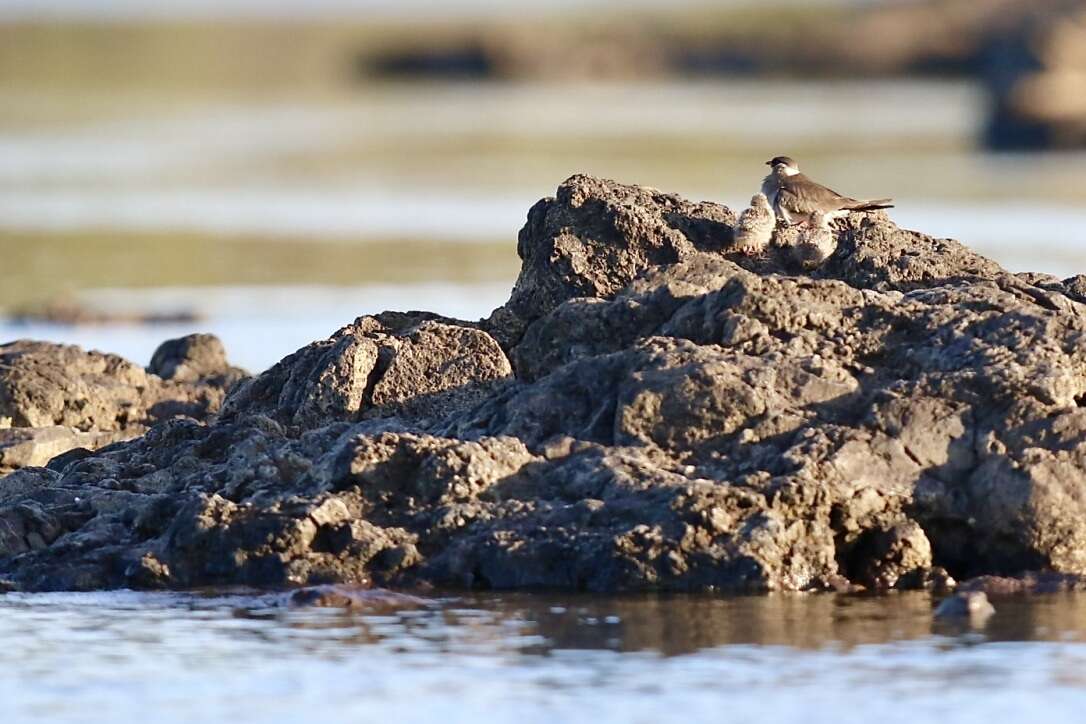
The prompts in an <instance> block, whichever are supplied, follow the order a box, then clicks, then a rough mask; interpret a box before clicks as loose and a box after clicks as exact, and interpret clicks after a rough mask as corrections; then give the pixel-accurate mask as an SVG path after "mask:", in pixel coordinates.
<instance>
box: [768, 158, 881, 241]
mask: <svg viewBox="0 0 1086 724" xmlns="http://www.w3.org/2000/svg"><path fill="white" fill-rule="evenodd" d="M766 165H767V166H769V167H770V169H771V170H770V172H769V175H768V176H766V177H765V179H764V180H763V181H762V193H763V194H765V195H766V198H768V199H769V203H770V204H772V206H773V211H774V212H775V213H776V214H777V218H778V219H780V220H782V221H783V222H784V223H785V224H788V225H790V226H791V225H794V224H804V223H805V224H811V223H813V222H814V219H815V217H816V215H817V214H821V215H822V217H823V219H824V222H825V223H829V222H831V221H833V220H834V219H840V218H842V217H845V216H848V215H849V214H850V213H851V212H853V211H873V210H875V209H890V208H893V206H894V205H893V204H891V203H890V202H891V201H893V199H872V200H870V201H861V200H859V199H854V198H851V197H849V196H842V195H841V194H839V193H837V192H836V191H834V190H833V189H829V188H826V187H825V186H823V185H822V184H820V183H816V182H814V181H812V180H811V179H809V178H807V176H806V175H804V174H802V173H800V171H799V164H797V163H796V162H795V161H793V160H792V159H791V158H789V157H788V156H774V157H773V158H772V159H770V160H768V161H766Z"/></svg>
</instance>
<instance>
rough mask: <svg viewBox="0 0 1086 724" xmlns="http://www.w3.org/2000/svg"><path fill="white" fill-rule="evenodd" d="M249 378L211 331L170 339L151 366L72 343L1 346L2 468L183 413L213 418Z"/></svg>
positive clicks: (132, 433)
mask: <svg viewBox="0 0 1086 724" xmlns="http://www.w3.org/2000/svg"><path fill="white" fill-rule="evenodd" d="M244 376H245V373H244V372H242V371H241V370H238V369H236V368H233V367H230V366H229V364H228V363H227V361H226V354H225V352H224V350H223V346H222V342H220V341H219V340H218V339H217V338H216V337H213V336H211V335H191V336H189V337H182V338H180V339H175V340H169V341H167V342H164V343H163V344H162V345H161V346H160V347H159V349H158V350H157V351H156V352H155V354H154V358H153V359H152V362H151V366H150V367H149V368H148V369H146V370H145V369H143V368H142V367H140V366H138V365H136V364H133V363H132V362H129V361H128V360H125V359H122V358H120V357H118V356H116V355H111V354H102V353H101V352H87V351H84V350H82V349H80V348H79V347H75V346H71V345H60V344H52V343H49V342H32V341H18V342H13V343H11V344H5V345H0V473H2V472H8V471H11V470H14V469H17V468H20V467H27V466H33V465H44V464H45V463H46V462H48V461H49V460H50V459H52V458H53V457H56V456H57V455H59V454H61V453H64V452H67V451H69V450H72V449H76V448H85V449H95V448H98V447H102V446H103V445H108V444H109V443H112V442H117V441H119V440H127V439H130V438H133V437H136V436H138V435H142V434H143V433H144V432H146V430H147V428H148V427H149V426H150V425H153V424H155V423H156V422H159V421H161V420H165V419H169V418H171V417H175V416H178V415H183V416H187V417H192V418H194V419H198V420H207V419H209V418H210V416H212V415H214V414H215V413H216V412H217V411H218V409H219V407H220V406H221V405H222V401H223V398H224V397H225V395H226V391H227V390H228V389H229V388H230V386H231V385H233V384H234V383H235V382H236V381H238V380H240V379H242V378H243V377H244Z"/></svg>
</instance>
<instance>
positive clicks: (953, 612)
mask: <svg viewBox="0 0 1086 724" xmlns="http://www.w3.org/2000/svg"><path fill="white" fill-rule="evenodd" d="M993 613H995V606H993V605H992V604H991V603H990V602H989V601H988V596H987V595H985V593H984V592H983V591H962V592H960V593H955V594H954V595H953V596H951V597H949V598H944V599H943V601H942V602H941V603H940V604H939V605H938V606H937V607H936V609H935V618H937V619H943V620H961V619H969V620H970V621H972V622H976V623H981V622H984V621H986V620H987V619H988V618H989V617H990V616H991V615H992V614H993Z"/></svg>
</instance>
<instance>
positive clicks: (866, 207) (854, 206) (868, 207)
mask: <svg viewBox="0 0 1086 724" xmlns="http://www.w3.org/2000/svg"><path fill="white" fill-rule="evenodd" d="M891 201H893V199H872V200H870V201H856V202H854V203H851V204H849V205H848V207H847V208H848V210H849V211H874V210H876V209H892V208H894V205H893V204H892V203H890V202H891Z"/></svg>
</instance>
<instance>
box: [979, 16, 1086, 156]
mask: <svg viewBox="0 0 1086 724" xmlns="http://www.w3.org/2000/svg"><path fill="white" fill-rule="evenodd" d="M1059 5H1060V6H1061V7H1060V9H1059V11H1056V12H1053V11H1051V10H1050V9H1049V8H1047V7H1045V6H1044V5H1043V4H1042V5H1041V6H1040V7H1038V8H1037V9H1035V10H1033V11H1032V12H1030V13H1029V14H1027V15H1026V16H1025V17H1024V18H1022V20H1021V21H1020V22H1019V23H1016V24H1015V25H1014V26H1013V27H1012V28H1010V29H1007V30H1005V31H1004V32H1002V33H1000V34H998V35H997V36H996V37H995V38H994V39H993V40H992V42H991V43H990V45H989V47H988V48H987V53H986V56H985V61H986V62H985V65H984V73H983V76H982V77H983V79H984V82H985V84H986V86H987V88H988V90H989V93H990V95H991V96H992V111H991V114H990V116H989V121H988V126H987V128H986V131H985V140H986V142H987V144H988V146H990V147H992V148H996V149H1007V150H1016V149H1037V148H1082V147H1086V2H1082V1H1081V0H1079V1H1078V2H1065V3H1059Z"/></svg>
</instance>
